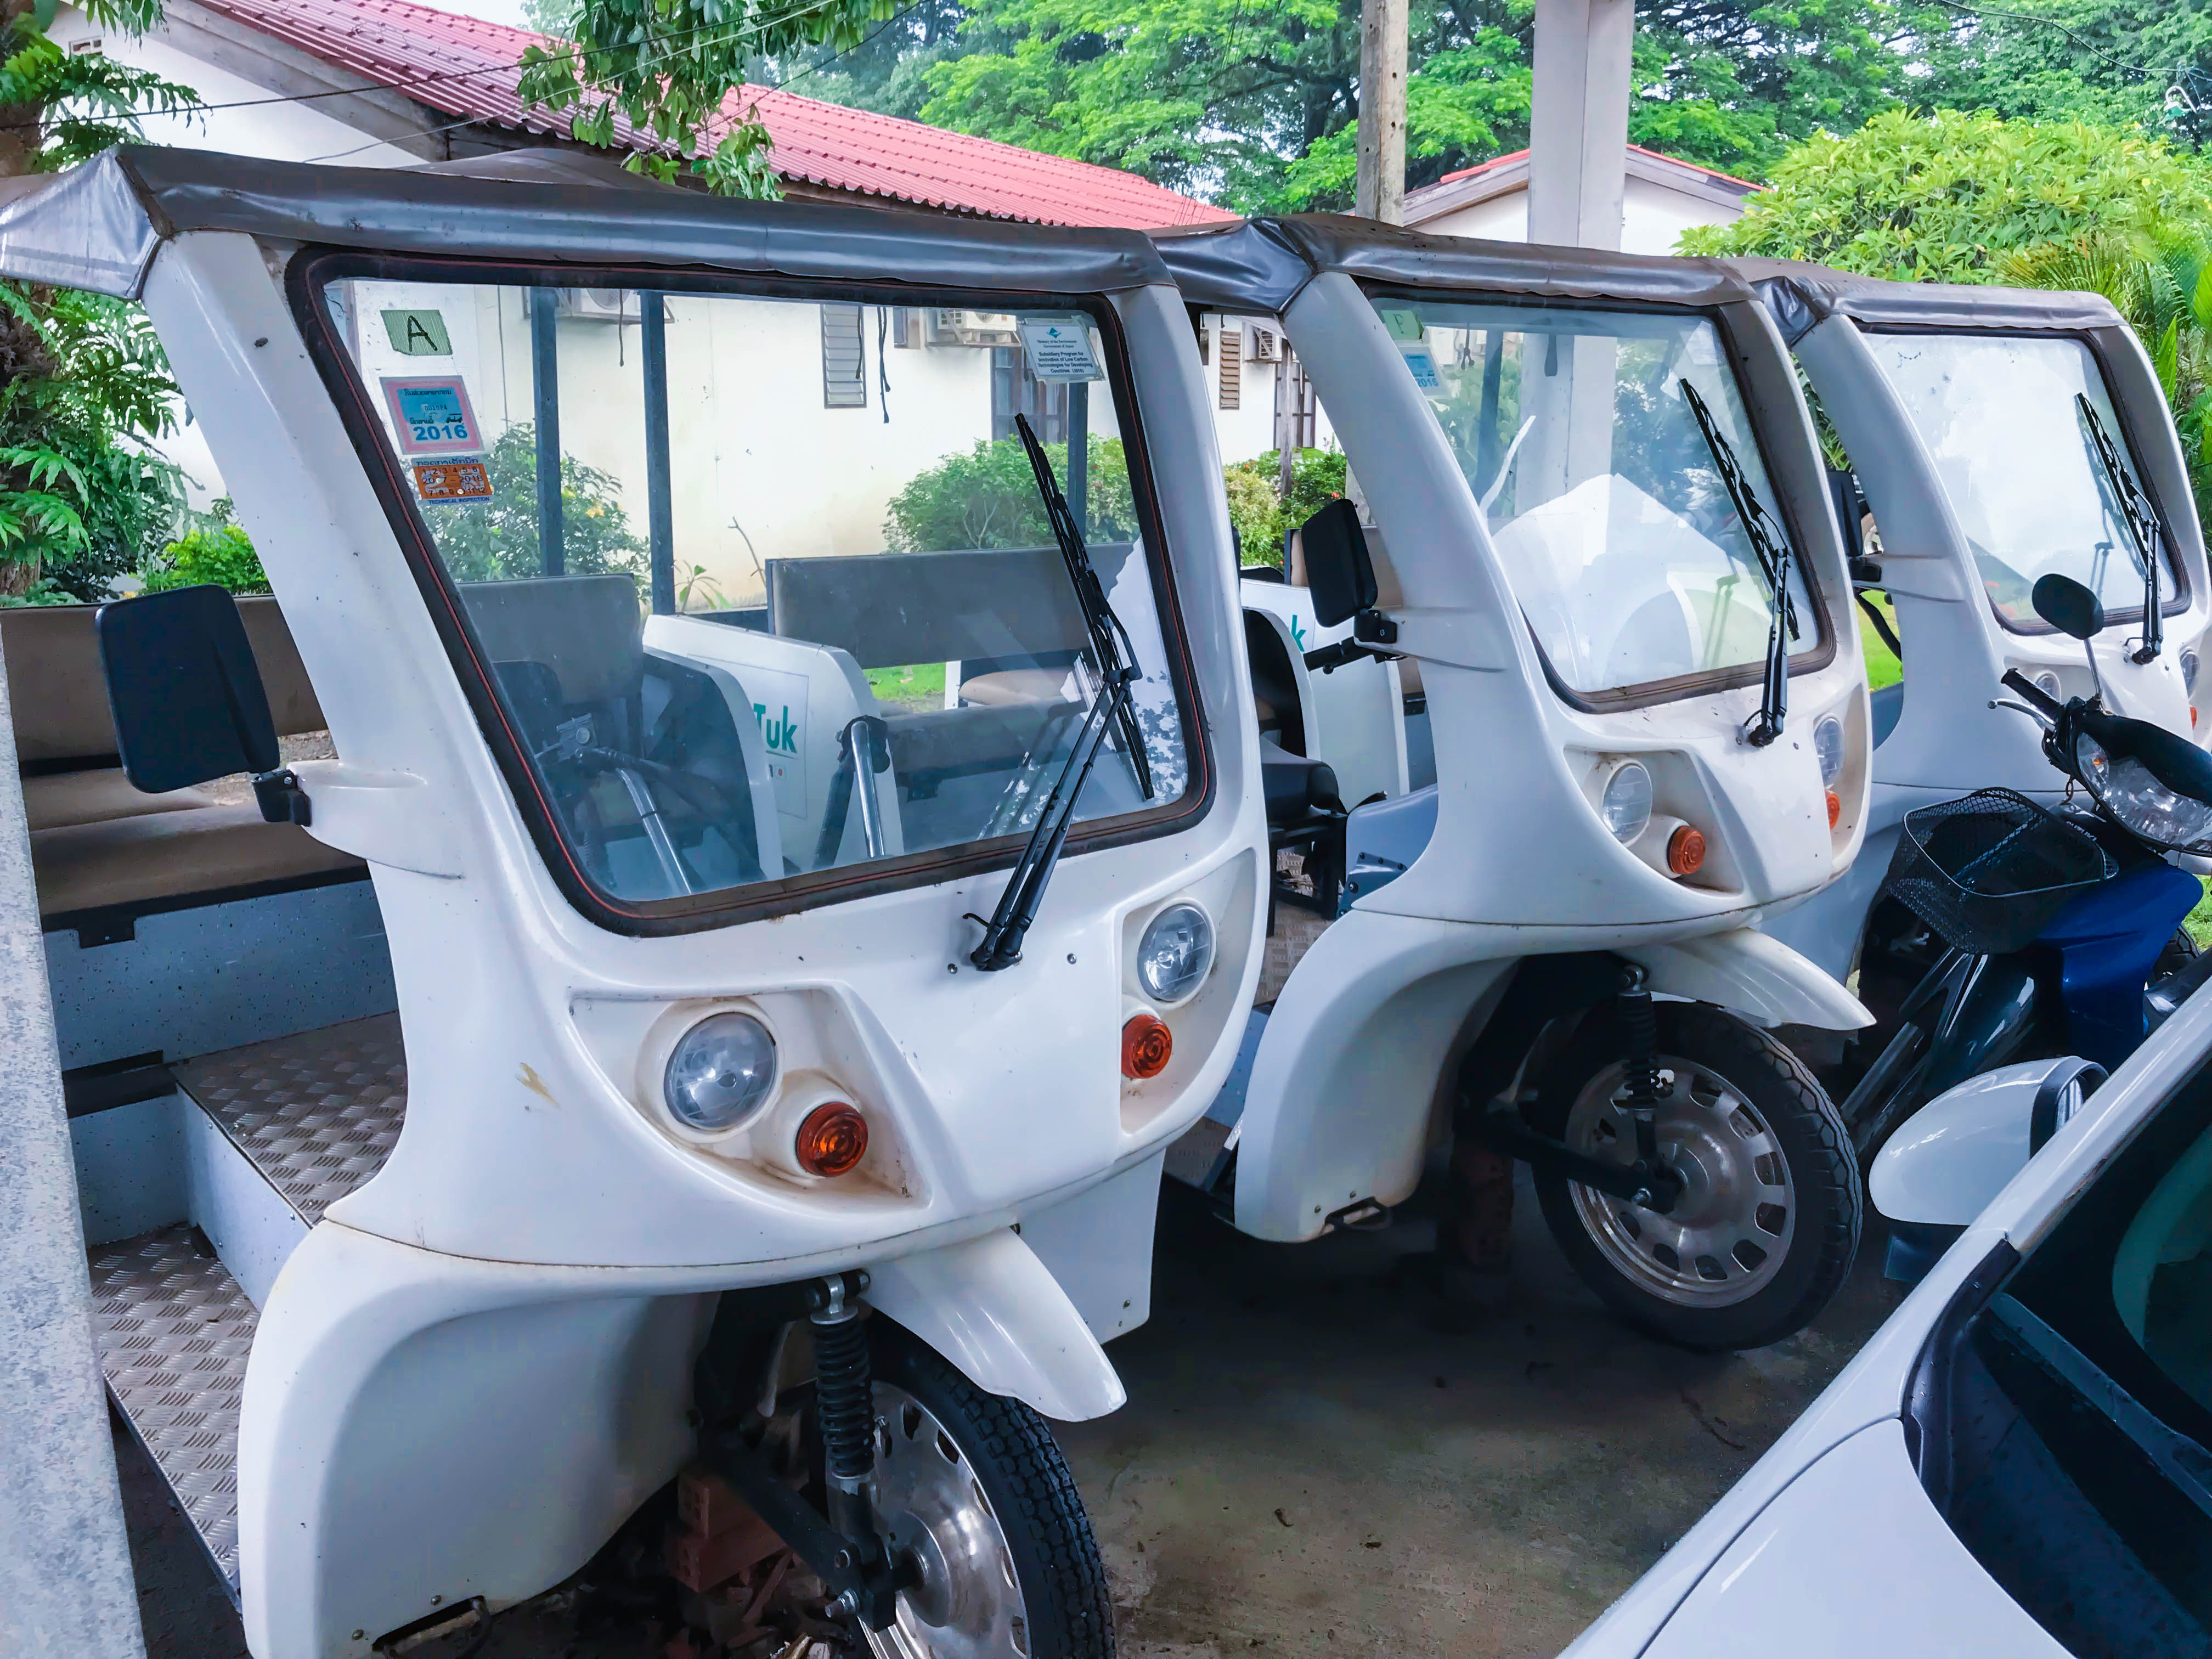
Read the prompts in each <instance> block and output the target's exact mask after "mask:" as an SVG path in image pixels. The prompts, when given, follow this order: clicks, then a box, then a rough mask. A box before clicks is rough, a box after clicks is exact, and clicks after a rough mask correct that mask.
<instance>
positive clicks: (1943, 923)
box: [1883, 789, 2119, 956]
mask: <svg viewBox="0 0 2212 1659" xmlns="http://www.w3.org/2000/svg"><path fill="white" fill-rule="evenodd" d="M2118 868H2119V866H2118V865H2116V864H2114V863H2113V861H2112V855H2111V854H2108V853H2106V851H2105V849H2104V848H2101V847H2100V846H2099V845H2098V844H2097V842H2096V841H2095V839H2094V838H2093V836H2089V835H2087V833H2085V832H2084V831H2082V830H2081V829H2076V828H2075V826H2074V825H2072V824H2070V823H2067V822H2066V821H2065V820H2064V819H2063V818H2062V817H2058V816H2057V814H2056V813H2053V812H2048V811H2045V810H2044V809H2043V808H2042V807H2040V806H2038V805H2036V804H2035V803H2034V802H2033V801H2032V800H2029V799H2027V798H2026V797H2025V796H2022V795H2016V794H2015V793H2013V792H2012V791H2011V790H2009V789H1978V790H1976V791H1975V792H1974V793H1972V794H1971V795H1966V796H1963V797H1961V798H1960V799H1957V800H1948V801H1944V802H1943V803H1942V804H1941V805H1936V806H1923V807H1921V808H1920V809H1919V810H1918V811H1912V812H1907V813H1906V814H1905V833H1904V834H1903V835H1902V836H1899V838H1898V842H1897V852H1896V854H1895V855H1894V856H1893V857H1892V858H1891V860H1890V861H1889V874H1888V877H1887V879H1886V880H1885V882H1884V884H1883V885H1884V889H1885V890H1887V892H1889V893H1890V894H1891V895H1893V896H1894V897H1895V898H1896V899H1897V900H1898V902H1899V903H1901V904H1903V905H1904V906H1905V908H1907V909H1909V910H1911V912H1912V914H1913V915H1917V916H1918V917H1919V918H1920V920H1921V921H1924V922H1926V923H1927V924H1928V926H1929V929H1930V930H1931V931H1933V932H1934V933H1935V934H1936V937H1937V938H1939V939H1942V941H1943V942H1944V943H1945V944H1947V945H1952V946H1954V947H1955V948H1956V949H1959V950H1961V951H1974V952H1976V953H1978V954H1980V955H1984V956H2002V955H2003V954H2004V953H2006V952H2008V951H2018V950H2021V949H2022V948H2023V947H2025V946H2026V945H2028V944H2029V943H2030V942H2031V941H2032V940H2033V939H2034V938H2035V937H2036V935H2037V934H2039V933H2041V932H2042V931H2043V930H2044V928H2045V927H2046V926H2048V925H2049V923H2050V921H2051V918H2052V917H2054V916H2056V915H2057V914H2058V912H2059V911H2060V910H2062V909H2063V908H2065V906H2066V903H2067V902H2068V901H2069V899H2071V898H2073V897H2074V896H2075V894H2077V893H2079V892H2081V891H2082V890H2084V889H2086V888H2090V887H2093V886H2095V885H2096V884H2098V883H2100V882H2104V881H2110V880H2111V879H2112V878H2113V876H2114V875H2116V874H2118Z"/></svg>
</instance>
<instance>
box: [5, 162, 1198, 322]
mask: <svg viewBox="0 0 2212 1659" xmlns="http://www.w3.org/2000/svg"><path fill="white" fill-rule="evenodd" d="M203 230H205V231H239V232H243V233H245V234H247V235H250V236H254V237H258V238H259V239H261V240H264V241H274V242H298V243H314V244H319V245H324V246H337V247H349V248H370V249H375V250H378V251H380V252H394V253H429V254H446V255H457V254H465V255H475V256H479V257H486V258H516V259H530V260H545V261H548V262H553V263H569V264H591V265H622V264H647V265H670V266H695V267H696V266H708V267H711V268H714V269H719V270H744V271H759V272H768V273H771V274H774V275H777V276H793V277H799V278H807V277H845V278H848V279H849V278H854V277H860V278H875V279H878V280H882V279H885V278H890V279H893V280H896V281H901V282H911V283H925V284H930V285H933V286H940V287H952V288H983V289H1012V290H1014V291H1016V292H1022V293H1039V294H1103V293H1117V292H1121V291H1122V290H1125V289H1134V288H1142V287H1145V286H1146V285H1147V284H1150V283H1165V282H1167V281H1169V280H1170V278H1169V276H1168V273H1167V270H1166V268H1165V267H1164V265H1163V264H1161V262H1160V259H1159V257H1158V255H1157V254H1156V253H1155V252H1153V251H1152V244H1151V243H1150V242H1149V241H1148V240H1146V238H1145V237H1144V236H1143V235H1142V234H1139V233H1138V232H1136V231H1131V230H1108V229H1076V228H1066V227H1060V226H1051V225H1036V224H1023V223H1015V222H1006V221H1000V220H989V219H966V218H957V217H954V216H951V215H947V214H936V213H918V212H904V211H900V210H893V209H884V208H874V207H845V206H842V205H838V204H826V203H814V202H748V201H736V200H732V199H730V198H727V197H714V196H708V195H706V194H704V193H703V192H700V191H690V190H678V189H673V188H670V187H666V186H663V185H655V184H653V183H650V182H648V181H647V180H644V179H639V178H637V177H636V176H635V175H634V174H630V173H623V172H622V171H621V170H620V169H619V168H618V167H613V166H611V165H608V164H606V163H603V162H599V161H596V160H595V159H594V158H592V157H590V156H583V155H574V154H572V153H569V152H565V151H558V150H532V151H519V152H514V153H512V154H509V155H500V156H492V157H486V158H483V159H480V160H477V161H460V162H441V163H436V164H433V165H431V166H428V167H319V166H310V165H306V164H303V163H300V162H295V161H262V160H259V159H257V158H254V157H252V156H244V155H220V154H217V153H215V152H212V151H207V150H188V149H159V148H155V147H152V146H148V145H124V146H122V147H120V148H118V149H112V150H109V151H107V152H106V154H105V155H100V156H98V157H96V158H95V159H94V160H93V161H88V162H86V163H85V164H84V165H83V166H82V167H73V168H71V169H70V171H69V172H67V173H58V174H45V175H33V176H30V177H26V178H20V179H6V180H0V276H11V277H15V278H17V279H19V280H21V281H24V282H34V283H53V284H55V285H57V286H61V287H67V288H81V289H91V290H93V291H94V292H95V293H100V294H112V295H119V296H121V297H124V298H129V299H135V298H137V295H138V293H139V290H140V289H141V288H142V287H143V284H144V282H145V278H146V271H147V269H148V268H149V266H150V265H151V264H152V263H153V259H154V255H155V252H156V251H157V250H158V248H159V246H160V245H161V242H163V241H165V240H168V239H169V238H171V237H173V236H179V235H182V234H186V233H188V232H191V231H203Z"/></svg>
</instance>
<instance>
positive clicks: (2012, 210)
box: [1682, 110, 2212, 282]
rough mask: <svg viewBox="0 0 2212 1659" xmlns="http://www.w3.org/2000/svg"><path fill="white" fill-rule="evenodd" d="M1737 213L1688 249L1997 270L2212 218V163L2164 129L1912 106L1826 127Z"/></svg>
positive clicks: (1878, 265) (1915, 272)
mask: <svg viewBox="0 0 2212 1659" xmlns="http://www.w3.org/2000/svg"><path fill="white" fill-rule="evenodd" d="M1772 185H1773V187H1772V188H1771V190H1769V191H1765V193H1763V194H1762V195H1760V196H1759V197H1757V198H1756V199H1754V200H1753V203H1752V204H1751V205H1750V207H1749V209H1748V210H1747V211H1746V212H1745V213H1744V215H1743V216H1742V217H1741V218H1740V219H1738V220H1737V221H1736V222H1735V223H1734V224H1731V225H1726V226H1719V227H1705V228H1699V229H1696V230H1692V231H1691V232H1689V233H1687V234H1686V235H1685V236H1684V237H1683V239H1682V247H1683V250H1684V251H1685V252H1699V253H1737V254H1771V255H1774V256H1776V257H1778V258H1790V259H1811V260H1814V261H1816V262H1817V263H1819V264H1827V265H1835V266H1838V267H1839V268H1841V269H1843V270H1857V271H1863V272H1865V273H1867V274H1869V275H1870V276H1893V277H1898V278H1901V279H1904V280H1907V281H1924V282H1986V281H1989V280H1991V278H1990V270H1991V268H1992V264H1993V262H1994V261H1995V260H1996V258H1998V257H1999V256H2001V255H2002V254H2004V253H2006V252H2011V251H2016V250H2021V249H2026V248H2031V247H2035V246H2041V245H2043V244H2045V243H2049V242H2054V241H2070V240H2075V239H2078V238H2082V237H2090V238H2096V237H2100V236H2104V235H2107V234H2112V235H2119V236H2136V235H2143V234H2148V233H2149V232H2150V231H2151V230H2153V229H2154V228H2155V227H2157V226H2160V225H2161V224H2166V223H2170V222H2188V221H2191V220H2196V221H2199V222H2202V221H2204V220H2206V219H2208V218H2212V170H2208V169H2207V168H2206V167H2205V166H2204V165H2203V163H2202V162H2200V161H2197V158H2196V157H2194V156H2192V155H2187V154H2185V153H2184V152H2181V151H2179V150H2177V149H2174V148H2173V147H2172V145H2171V144H2169V143H2166V142H2164V141H2163V140H2158V139H2150V138H2145V137H2141V136H2140V135H2138V134H2136V133H2132V132H2128V131H2118V130H2115V129H2112V128H2110V127H2097V126H2091V125H2087V123H2083V122H2072V121H2069V122H2045V123H2035V122H2021V121H2007V120H2004V119H2002V118H1999V117H1996V116H1994V115H1986V114H1976V115H1966V114H1961V113H1959V112H1955V111H1938V112H1936V113H1935V114H1933V115H1931V116H1927V117H1917V116H1914V115H1911V114H1909V113H1907V112H1905V111H1903V110H1890V111H1886V112H1883V113H1881V114H1879V115H1877V116H1875V118H1873V119H1872V120H1870V121H1869V122H1868V123H1867V124H1866V125H1864V126H1863V127H1861V128H1860V129H1859V130H1858V131H1857V132H1855V133H1853V134H1851V135H1850V137H1846V138H1837V137H1828V136H1826V135H1825V134H1823V135H1820V136H1817V137H1814V138H1812V139H1811V140H1809V141H1808V142H1807V143H1804V144H1802V145H1801V146H1799V147H1798V148H1797V149H1795V150H1793V151H1791V152H1790V154H1789V155H1787V156H1786V157H1785V158H1784V160H1783V161H1780V162H1779V163H1778V164H1777V165H1776V167H1775V168H1774V170H1773V177H1772Z"/></svg>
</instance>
